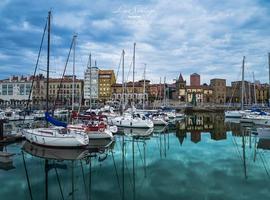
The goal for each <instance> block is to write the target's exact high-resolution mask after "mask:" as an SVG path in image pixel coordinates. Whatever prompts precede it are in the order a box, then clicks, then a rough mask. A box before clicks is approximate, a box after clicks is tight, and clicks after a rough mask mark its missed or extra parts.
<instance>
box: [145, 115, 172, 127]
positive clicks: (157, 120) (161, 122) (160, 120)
mask: <svg viewBox="0 0 270 200" xmlns="http://www.w3.org/2000/svg"><path fill="white" fill-rule="evenodd" d="M149 118H150V119H151V120H152V121H153V123H154V126H167V125H168V122H167V121H166V119H165V116H164V115H161V114H158V113H156V114H152V115H149Z"/></svg>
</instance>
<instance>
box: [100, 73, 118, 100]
mask: <svg viewBox="0 0 270 200" xmlns="http://www.w3.org/2000/svg"><path fill="white" fill-rule="evenodd" d="M115 83H116V78H115V74H114V71H113V70H99V73H98V93H99V95H98V97H99V99H100V100H101V101H103V102H105V101H106V100H109V99H110V98H111V97H112V85H113V84H115Z"/></svg>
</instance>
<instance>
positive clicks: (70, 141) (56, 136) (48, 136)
mask: <svg viewBox="0 0 270 200" xmlns="http://www.w3.org/2000/svg"><path fill="white" fill-rule="evenodd" d="M22 133H23V135H24V136H25V138H26V140H28V141H29V142H31V143H35V144H38V145H43V146H51V147H82V146H86V145H88V143H89V137H88V135H87V134H86V133H84V132H82V131H77V130H71V129H68V128H65V127H60V126H53V127H49V128H35V129H22Z"/></svg>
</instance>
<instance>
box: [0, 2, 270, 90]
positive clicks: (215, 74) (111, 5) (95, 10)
mask: <svg viewBox="0 0 270 200" xmlns="http://www.w3.org/2000/svg"><path fill="white" fill-rule="evenodd" d="M49 10H51V11H52V25H51V34H52V39H51V70H50V76H51V77H56V76H60V75H61V74H62V72H63V69H64V65H65V61H66V59H67V55H68V51H69V46H70V43H71V40H72V37H73V35H74V34H77V35H78V37H77V41H76V51H75V60H76V75H77V76H78V77H79V78H83V77H84V71H85V69H86V67H87V62H88V57H89V54H90V52H91V54H92V58H93V60H96V61H97V66H98V67H99V68H100V69H114V70H115V73H116V75H118V76H117V81H118V82H121V81H122V80H121V76H120V75H121V69H119V68H120V67H119V63H120V58H121V52H122V50H123V49H124V50H125V76H126V78H125V79H126V80H132V72H131V70H130V66H131V63H132V54H133V43H134V42H136V65H135V67H136V72H135V79H136V80H138V79H142V78H143V69H144V66H145V64H146V78H147V79H149V80H150V81H151V82H153V83H158V82H159V81H160V78H162V81H163V80H164V77H166V82H168V83H172V82H173V81H174V80H175V79H177V78H178V77H179V74H180V73H182V75H183V77H184V79H186V80H187V83H189V75H190V74H192V73H194V72H196V73H199V74H200V75H201V83H208V84H209V80H210V79H211V78H225V79H227V84H228V85H229V84H230V82H231V81H234V80H240V79H241V64H242V59H243V56H245V57H246V63H245V79H246V80H252V72H254V74H255V79H257V80H260V81H261V82H263V83H264V82H268V79H269V78H268V52H270V46H269V44H270V43H269V41H270V26H269V25H270V1H268V0H237V1H235V0H220V1H216V0H182V1H173V0H172V1H170V0H156V1H154V0H149V1H135V0H132V1H131V0H122V1H115V0H99V1H89V0H88V1H87V0H65V1H60V0H39V1H36V0H35V1H34V0H32V1H31V0H28V1H27V0H1V1H0V79H2V78H8V77H9V76H11V75H31V74H33V73H34V68H35V63H36V59H37V55H38V50H39V46H40V42H41V37H42V33H43V29H44V26H45V23H46V19H47V14H48V11H49ZM46 48H47V46H46V40H45V41H44V45H43V48H42V52H41V60H40V64H39V66H38V73H45V72H44V69H45V68H46ZM71 61H72V60H71ZM71 61H70V62H69V64H68V70H67V73H68V74H71V73H72V62H71Z"/></svg>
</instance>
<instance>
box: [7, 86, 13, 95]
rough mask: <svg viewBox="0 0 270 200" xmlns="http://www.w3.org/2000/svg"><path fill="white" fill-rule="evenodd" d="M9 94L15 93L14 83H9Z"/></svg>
mask: <svg viewBox="0 0 270 200" xmlns="http://www.w3.org/2000/svg"><path fill="white" fill-rule="evenodd" d="M8 95H13V85H12V84H9V85H8Z"/></svg>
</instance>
